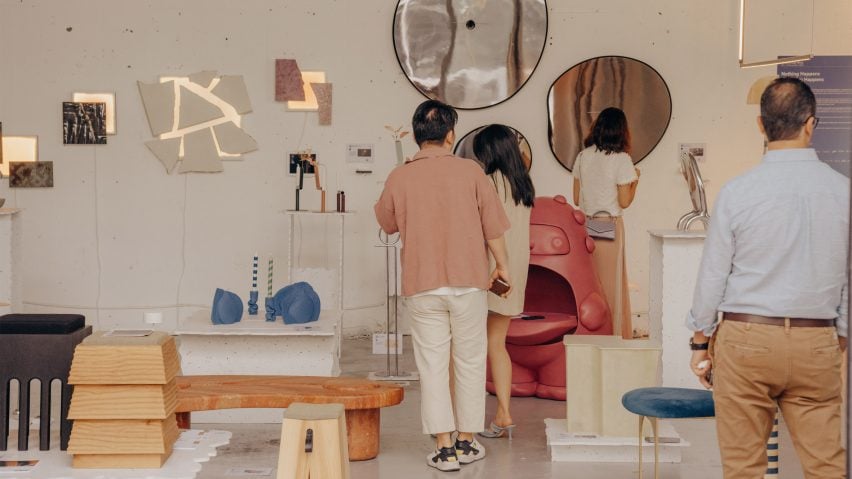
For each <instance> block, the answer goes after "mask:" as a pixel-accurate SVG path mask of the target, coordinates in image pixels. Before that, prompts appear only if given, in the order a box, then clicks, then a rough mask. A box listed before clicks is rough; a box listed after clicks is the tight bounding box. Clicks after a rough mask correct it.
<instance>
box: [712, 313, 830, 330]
mask: <svg viewBox="0 0 852 479" xmlns="http://www.w3.org/2000/svg"><path fill="white" fill-rule="evenodd" d="M723 317H724V319H725V320H726V321H737V322H739V323H755V324H769V325H772V326H784V325H785V324H786V320H787V319H789V320H790V327H793V328H833V327H834V320H833V319H809V318H772V317H769V316H759V315H757V314H746V313H724V315H723Z"/></svg>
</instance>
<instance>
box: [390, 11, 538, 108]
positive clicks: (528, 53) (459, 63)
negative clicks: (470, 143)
mask: <svg viewBox="0 0 852 479" xmlns="http://www.w3.org/2000/svg"><path fill="white" fill-rule="evenodd" d="M546 39H547V3H546V1H545V0H487V1H483V0H399V3H398V4H397V6H396V14H395V15H394V20H393V45H394V49H395V50H396V58H397V60H399V66H400V67H402V71H403V72H404V73H405V76H407V77H408V80H409V81H411V84H412V85H414V87H415V88H417V90H419V91H420V93H422V94H424V95H425V96H427V97H428V98H432V99H435V100H440V101H442V102H444V103H446V104H448V105H451V106H453V107H455V108H460V109H476V108H487V107H489V106H493V105H496V104H498V103H500V102H503V101H506V100H508V99H509V98H511V97H512V95H514V94H515V93H517V91H518V90H520V89H521V87H523V86H524V83H526V81H527V80H528V79H529V77H530V76H531V75H532V73H533V71H534V70H535V68H536V66H537V65H538V62H539V60H540V59H541V54H542V52H543V51H544V43H545V41H546Z"/></svg>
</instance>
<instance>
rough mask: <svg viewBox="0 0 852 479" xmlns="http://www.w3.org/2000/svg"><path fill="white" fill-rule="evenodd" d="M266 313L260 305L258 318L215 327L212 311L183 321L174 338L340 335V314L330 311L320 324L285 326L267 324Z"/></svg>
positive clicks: (280, 321) (323, 312)
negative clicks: (211, 315)
mask: <svg viewBox="0 0 852 479" xmlns="http://www.w3.org/2000/svg"><path fill="white" fill-rule="evenodd" d="M265 314H266V312H265V310H264V309H263V307H262V306H261V305H258V316H257V317H253V316H248V315H247V314H243V318H242V320H240V321H239V322H237V323H234V324H213V323H212V322H211V321H210V310H209V309H206V310H205V309H202V310H199V311H198V312H196V313H195V314H193V315H192V316H190V317H188V318H186V319H184V320H182V321H181V323H180V325H179V326H178V328H177V329H176V330H175V332H174V334H175V335H178V336H190V335H194V336H334V335H335V334H336V332H337V323H338V321H339V318H338V316H339V313H338V312H337V311H334V310H326V311H322V312H321V313H320V317H319V320H317V321H314V322H311V323H305V324H284V323H283V322H282V320H281V318H280V317H278V318H276V321H274V322H273V321H266V320H265V318H266V316H265Z"/></svg>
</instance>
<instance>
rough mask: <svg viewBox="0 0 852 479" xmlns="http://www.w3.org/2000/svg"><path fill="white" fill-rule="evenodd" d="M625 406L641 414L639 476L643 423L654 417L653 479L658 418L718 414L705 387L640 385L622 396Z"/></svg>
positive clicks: (652, 423) (702, 416) (655, 473)
mask: <svg viewBox="0 0 852 479" xmlns="http://www.w3.org/2000/svg"><path fill="white" fill-rule="evenodd" d="M621 404H622V405H624V408H625V409H627V410H628V411H630V412H632V413H633V414H636V415H638V416H639V479H642V440H643V438H642V426H643V425H644V423H645V418H649V419H650V420H651V428H652V429H653V431H654V479H656V478H657V477H658V473H659V472H658V469H659V465H660V464H659V459H660V454H659V447H660V441H659V436H658V434H657V420H658V419H689V418H710V417H714V416H715V415H716V411H715V408H714V406H713V393H712V392H710V391H707V390H704V389H686V388H664V387H654V388H640V389H634V390H633V391H630V392H628V393H627V394H625V395H624V396H622V398H621Z"/></svg>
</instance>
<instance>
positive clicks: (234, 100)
mask: <svg viewBox="0 0 852 479" xmlns="http://www.w3.org/2000/svg"><path fill="white" fill-rule="evenodd" d="M211 93H213V94H214V95H216V96H218V97H219V98H221V99H222V100H224V101H225V102H226V103H228V104H229V105H231V106H232V107H234V109H235V110H237V113H239V114H240V115H245V114H246V113H251V100H250V99H249V95H248V89H246V82H245V81H244V80H243V77H242V76H240V75H222V77H221V78H220V79H219V83H217V84H216V86H215V87H213V90H212V91H211Z"/></svg>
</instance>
